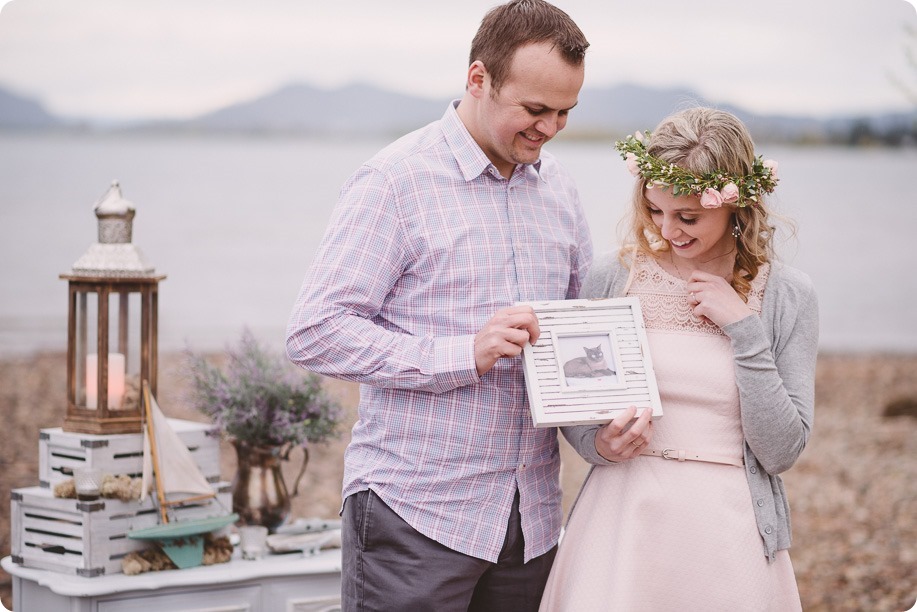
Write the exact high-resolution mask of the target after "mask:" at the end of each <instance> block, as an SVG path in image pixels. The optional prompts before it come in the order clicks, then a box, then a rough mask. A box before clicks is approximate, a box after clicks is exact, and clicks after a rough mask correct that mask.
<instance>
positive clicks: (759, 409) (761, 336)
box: [723, 268, 818, 474]
mask: <svg viewBox="0 0 917 612" xmlns="http://www.w3.org/2000/svg"><path fill="white" fill-rule="evenodd" d="M784 271H785V273H789V274H791V275H792V274H793V273H794V272H795V271H791V270H788V269H786V268H784ZM788 281H790V282H788ZM773 289H774V292H775V294H774V295H773V296H770V298H771V299H770V300H769V301H770V302H771V304H773V305H774V306H773V310H772V311H771V315H770V316H771V317H772V321H773V324H772V325H773V332H772V333H773V337H769V334H768V333H767V331H766V328H765V324H764V321H763V320H762V317H759V316H756V315H750V316H748V317H746V318H744V319H742V320H740V321H737V322H735V323H732V324H730V325H727V326H726V327H724V328H723V331H724V332H725V333H726V335H728V336H729V339H730V341H731V343H732V348H733V354H734V358H735V372H736V383H737V385H738V388H739V401H740V406H741V415H742V429H743V431H744V433H745V441H746V443H747V444H748V447H749V448H750V449H751V452H752V453H754V455H755V458H756V459H757V460H758V462H759V463H760V464H761V466H762V467H763V468H764V469H765V471H767V472H768V473H769V474H779V473H781V472H785V471H786V470H788V469H790V468H791V467H792V466H793V464H794V463H795V462H796V460H797V459H798V458H799V455H800V454H801V453H802V451H803V449H804V448H805V446H806V443H807V442H808V440H809V435H810V434H811V430H812V425H813V421H814V411H815V407H814V404H815V362H816V358H817V352H818V303H817V298H816V295H815V291H814V289H813V288H812V286H811V283H810V282H809V281H808V277H803V275H802V274H801V273H799V274H798V277H796V276H792V277H791V279H788V280H784V281H783V282H781V283H780V284H779V285H778V286H775V287H773Z"/></svg>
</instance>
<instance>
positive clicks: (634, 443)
mask: <svg viewBox="0 0 917 612" xmlns="http://www.w3.org/2000/svg"><path fill="white" fill-rule="evenodd" d="M630 443H631V444H633V445H634V446H636V447H637V448H640V446H641V445H642V444H643V443H642V442H637V441H636V440H631V441H630Z"/></svg>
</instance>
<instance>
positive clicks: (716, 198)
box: [615, 132, 777, 208]
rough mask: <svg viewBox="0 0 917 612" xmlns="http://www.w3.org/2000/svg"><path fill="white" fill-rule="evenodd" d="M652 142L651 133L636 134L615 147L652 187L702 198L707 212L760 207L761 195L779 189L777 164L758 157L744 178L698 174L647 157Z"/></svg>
mask: <svg viewBox="0 0 917 612" xmlns="http://www.w3.org/2000/svg"><path fill="white" fill-rule="evenodd" d="M649 138H650V132H646V133H645V134H643V133H640V132H636V133H634V134H631V135H628V136H627V137H626V138H625V139H624V140H619V141H617V142H616V143H615V149H617V150H618V151H619V152H620V153H621V158H622V159H624V161H625V162H627V169H628V170H630V173H631V174H633V175H634V176H642V177H643V178H644V180H646V182H647V185H648V186H650V187H663V188H665V187H671V188H672V195H674V196H680V195H699V196H700V203H701V206H703V207H704V208H719V207H720V206H722V205H723V204H735V205H736V206H739V207H744V206H748V205H749V203H751V204H752V205H754V204H760V201H759V197H760V196H761V194H762V193H771V192H772V191H774V188H775V187H776V186H777V162H775V161H773V160H771V159H765V160H762V159H761V157H760V156H759V157H756V158H755V160H754V162H753V163H752V171H751V174H746V175H744V176H743V175H738V174H730V173H728V172H722V171H720V170H713V171H712V172H705V173H704V174H694V173H693V172H689V171H687V170H685V169H684V168H679V167H678V166H676V165H675V164H670V163H668V162H665V161H663V160H661V159H659V158H658V157H653V156H652V155H650V154H649V153H647V151H646V142H647V141H648V140H649Z"/></svg>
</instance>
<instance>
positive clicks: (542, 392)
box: [520, 297, 662, 427]
mask: <svg viewBox="0 0 917 612" xmlns="http://www.w3.org/2000/svg"><path fill="white" fill-rule="evenodd" d="M520 304H525V305H528V306H531V307H532V308H533V309H534V310H535V314H536V315H537V316H538V325H539V327H540V329H541V336H540V337H539V338H538V340H537V341H536V342H535V344H530V343H527V344H526V345H525V347H524V348H523V350H522V363H523V371H524V373H525V386H526V392H527V393H528V399H529V407H530V409H531V412H532V421H533V423H534V425H535V427H558V426H562V425H580V424H585V423H607V422H608V421H611V420H612V419H613V418H615V416H617V415H618V414H620V413H621V412H622V411H624V410H626V409H627V408H628V407H630V406H636V407H637V408H650V409H651V410H652V411H653V413H652V414H653V418H654V419H655V418H659V417H661V416H662V404H661V402H660V400H659V388H658V386H657V384H656V373H655V371H654V370H653V360H652V357H651V355H650V351H649V345H648V343H647V338H646V328H645V327H644V324H643V312H642V310H641V309H640V301H639V300H638V299H637V298H636V297H625V298H605V299H596V300H553V301H546V302H520Z"/></svg>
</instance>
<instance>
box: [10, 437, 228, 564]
mask: <svg viewBox="0 0 917 612" xmlns="http://www.w3.org/2000/svg"><path fill="white" fill-rule="evenodd" d="M169 424H170V425H171V426H172V428H173V429H174V430H175V432H176V433H177V434H178V436H179V437H180V438H181V439H182V441H183V442H184V443H185V445H186V446H187V447H188V450H189V451H190V452H191V456H192V457H193V458H194V460H195V463H197V466H198V468H200V470H201V472H202V473H203V474H204V476H205V477H206V478H207V480H208V481H209V482H210V483H211V486H213V488H214V492H215V493H217V497H216V499H215V500H212V501H206V502H201V503H192V504H187V505H184V506H181V507H177V508H175V509H174V511H170V512H174V517H175V518H176V519H178V520H181V519H183V518H185V519H191V518H205V517H209V516H216V515H222V514H226V513H227V512H229V511H231V510H232V491H231V486H230V484H229V483H227V482H222V481H221V480H220V438H219V430H218V429H216V428H214V427H213V426H212V425H207V424H204V423H195V422H191V421H185V420H181V419H169ZM80 467H86V468H97V469H100V470H102V472H104V473H106V474H112V475H120V474H126V475H128V476H130V477H131V478H139V477H140V475H141V472H142V468H143V434H139V433H138V434H112V435H92V434H81V433H69V432H65V431H63V430H62V429H60V428H51V429H43V430H41V434H40V436H39V486H36V487H27V488H22V489H14V490H13V492H12V496H11V499H12V502H11V504H12V508H11V532H12V543H11V553H12V554H11V557H12V561H13V562H14V563H17V564H19V565H22V566H25V567H34V568H39V569H46V570H51V571H58V572H64V573H68V574H76V575H79V576H87V577H91V576H99V575H103V574H112V573H119V572H120V571H121V559H122V558H123V557H124V556H126V555H127V554H128V553H130V552H132V551H135V550H142V549H143V548H145V547H146V546H148V544H147V543H145V542H143V541H140V540H133V539H130V538H128V537H127V534H128V532H129V531H131V530H134V529H143V528H146V527H153V526H155V525H156V524H157V523H158V516H159V515H158V510H157V508H156V506H155V505H154V503H153V500H152V499H150V498H149V497H148V498H147V499H146V500H144V501H143V502H140V501H138V500H131V501H127V502H124V501H120V500H117V499H108V498H99V499H98V500H94V501H80V500H77V499H63V498H56V497H54V494H53V489H54V486H55V485H56V484H58V483H60V482H61V481H64V480H67V479H69V478H72V474H73V470H74V469H76V468H80Z"/></svg>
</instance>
